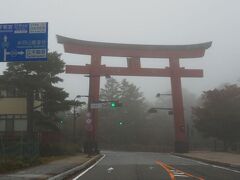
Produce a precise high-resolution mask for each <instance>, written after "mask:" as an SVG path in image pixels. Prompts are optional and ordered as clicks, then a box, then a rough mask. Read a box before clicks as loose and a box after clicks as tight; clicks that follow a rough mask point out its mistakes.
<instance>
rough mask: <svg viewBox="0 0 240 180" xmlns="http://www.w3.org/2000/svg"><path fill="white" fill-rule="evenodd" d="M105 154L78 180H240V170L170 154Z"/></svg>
mask: <svg viewBox="0 0 240 180" xmlns="http://www.w3.org/2000/svg"><path fill="white" fill-rule="evenodd" d="M102 153H103V154H105V156H104V157H103V158H102V159H101V160H99V161H98V162H97V163H96V164H95V165H93V166H92V167H90V168H89V169H87V170H86V171H84V172H82V173H81V174H79V175H77V176H76V177H75V178H74V180H165V179H166V180H184V179H186V180H191V179H195V180H205V179H206V180H208V179H209V180H240V171H237V170H233V169H229V168H224V167H220V166H214V165H210V164H206V163H202V162H199V161H195V160H190V159H185V158H181V157H177V156H174V155H171V154H167V153H148V152H113V151H104V152H102Z"/></svg>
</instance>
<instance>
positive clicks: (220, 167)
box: [171, 155, 240, 174]
mask: <svg viewBox="0 0 240 180" xmlns="http://www.w3.org/2000/svg"><path fill="white" fill-rule="evenodd" d="M171 156H174V157H177V158H180V159H187V160H190V161H193V162H196V163H198V164H202V165H207V166H212V167H215V168H219V169H224V170H227V171H232V172H235V173H239V174H240V171H238V170H234V169H230V168H227V167H222V166H217V165H213V164H208V163H204V162H201V161H197V160H193V159H188V158H184V157H179V156H175V155H171Z"/></svg>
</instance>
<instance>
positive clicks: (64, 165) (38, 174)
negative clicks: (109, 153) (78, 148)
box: [0, 154, 101, 180]
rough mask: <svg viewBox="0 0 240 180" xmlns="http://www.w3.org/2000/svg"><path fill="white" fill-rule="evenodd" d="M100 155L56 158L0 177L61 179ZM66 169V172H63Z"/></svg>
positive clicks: (86, 165) (84, 166) (7, 179)
mask: <svg viewBox="0 0 240 180" xmlns="http://www.w3.org/2000/svg"><path fill="white" fill-rule="evenodd" d="M100 157H101V156H100V155H97V156H94V157H92V158H88V157H87V155H86V154H79V155H76V156H71V157H68V158H65V159H61V160H56V161H53V162H50V163H48V164H43V165H40V166H36V167H32V168H28V169H24V170H21V171H17V172H15V173H13V174H4V175H0V179H1V180H2V179H3V180H4V179H6V180H9V179H14V180H15V179H24V180H25V179H48V178H53V179H63V177H66V175H72V174H73V173H76V172H77V171H79V170H81V169H84V168H86V167H88V166H90V165H91V164H93V163H94V162H95V161H96V160H97V159H98V158H100ZM76 167H77V168H76ZM66 171H68V172H67V173H65V174H63V173H64V172H66ZM59 174H61V175H60V176H58V177H57V178H55V176H57V175H59Z"/></svg>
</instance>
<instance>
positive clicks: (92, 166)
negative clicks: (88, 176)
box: [73, 154, 106, 180]
mask: <svg viewBox="0 0 240 180" xmlns="http://www.w3.org/2000/svg"><path fill="white" fill-rule="evenodd" d="M105 156H106V155H105V154H104V155H103V156H102V157H101V158H100V159H98V160H97V161H96V162H95V163H94V164H93V165H91V166H90V167H89V168H87V169H86V170H85V171H83V172H81V173H80V174H79V175H78V176H76V177H75V178H73V180H77V179H78V178H79V177H81V176H82V175H84V174H85V173H86V172H88V171H89V170H91V169H92V168H94V167H95V166H96V165H97V164H98V163H99V162H100V161H101V160H102V159H103V158H105Z"/></svg>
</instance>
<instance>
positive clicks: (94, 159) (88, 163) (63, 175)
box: [48, 154, 103, 180]
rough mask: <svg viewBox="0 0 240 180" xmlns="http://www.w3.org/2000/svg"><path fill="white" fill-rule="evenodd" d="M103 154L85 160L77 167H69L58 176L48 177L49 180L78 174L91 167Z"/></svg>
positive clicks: (57, 179) (59, 179)
mask: <svg viewBox="0 0 240 180" xmlns="http://www.w3.org/2000/svg"><path fill="white" fill-rule="evenodd" d="M102 156H103V155H101V154H99V155H97V156H96V157H94V158H92V159H90V160H88V161H87V162H85V163H83V164H81V165H79V166H76V167H74V168H72V169H69V170H67V171H65V172H63V173H61V174H58V175H56V176H53V177H50V178H48V180H62V179H64V178H67V177H69V176H72V175H74V174H76V173H77V172H79V171H82V170H84V169H86V168H88V167H90V166H91V165H93V164H94V163H95V162H97V161H98V160H99V159H100V158H101V157H102Z"/></svg>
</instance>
